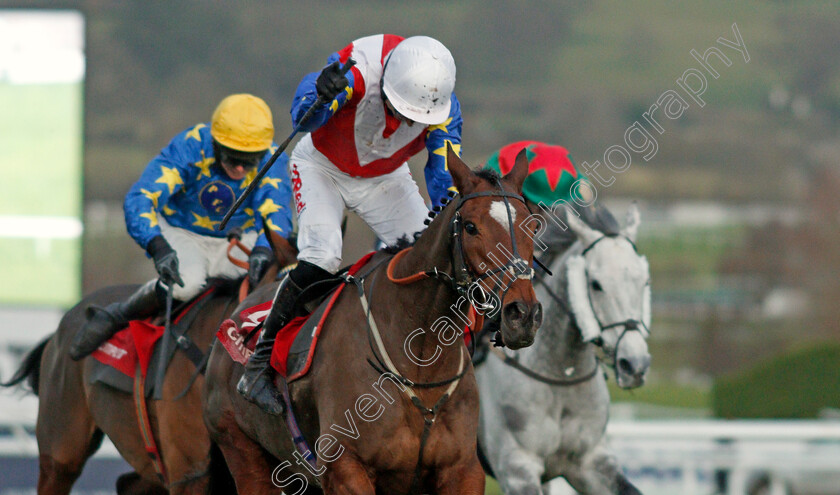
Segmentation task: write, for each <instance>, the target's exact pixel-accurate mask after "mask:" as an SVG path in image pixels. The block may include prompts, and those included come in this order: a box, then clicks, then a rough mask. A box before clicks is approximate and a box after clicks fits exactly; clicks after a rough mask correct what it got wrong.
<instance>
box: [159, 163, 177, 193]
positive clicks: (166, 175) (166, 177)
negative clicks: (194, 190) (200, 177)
mask: <svg viewBox="0 0 840 495" xmlns="http://www.w3.org/2000/svg"><path fill="white" fill-rule="evenodd" d="M160 171H161V174H160V177H158V180H156V181H155V182H156V183H158V182H159V183H161V184H166V185H167V186H169V194H172V192H173V191H175V186H177V185H179V184H183V183H184V181H183V180H181V173H180V172H178V169H177V168H175V167H172V168H169V167H160Z"/></svg>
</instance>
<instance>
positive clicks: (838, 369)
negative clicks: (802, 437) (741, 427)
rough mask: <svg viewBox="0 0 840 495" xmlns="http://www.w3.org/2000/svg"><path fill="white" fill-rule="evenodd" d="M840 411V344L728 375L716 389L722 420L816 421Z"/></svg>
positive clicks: (714, 406) (717, 410)
mask: <svg viewBox="0 0 840 495" xmlns="http://www.w3.org/2000/svg"><path fill="white" fill-rule="evenodd" d="M827 407H831V408H840V344H838V343H836V342H830V343H822V344H818V345H816V346H813V347H809V348H806V349H801V350H798V351H795V352H791V353H789V354H786V355H784V356H780V357H777V358H774V359H771V360H768V361H766V362H764V363H762V364H760V365H758V366H756V367H754V368H753V369H751V370H748V371H745V372H742V373H738V374H734V375H730V376H727V377H722V378H720V379H718V380H717V381H716V382H715V385H714V387H713V389H712V409H713V411H714V414H715V416H717V417H721V418H815V417H817V415H818V414H819V412H820V410H822V409H824V408H827Z"/></svg>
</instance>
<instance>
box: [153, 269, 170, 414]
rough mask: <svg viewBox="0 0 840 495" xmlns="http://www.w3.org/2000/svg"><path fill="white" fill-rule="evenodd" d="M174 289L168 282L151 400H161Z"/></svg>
mask: <svg viewBox="0 0 840 495" xmlns="http://www.w3.org/2000/svg"><path fill="white" fill-rule="evenodd" d="M174 287H175V283H174V282H173V281H171V280H170V281H169V283H168V286H167V288H166V321H165V322H164V324H163V336H162V337H161V342H160V356H161V359H160V360H159V362H158V367H157V370H155V389H154V395H153V397H152V398H153V399H155V400H161V399H162V398H163V377H164V376H165V375H166V367H167V365H168V364H169V363H168V361H167V356H169V353H170V352H171V348H172V323H171V321H172V290H173V289H174Z"/></svg>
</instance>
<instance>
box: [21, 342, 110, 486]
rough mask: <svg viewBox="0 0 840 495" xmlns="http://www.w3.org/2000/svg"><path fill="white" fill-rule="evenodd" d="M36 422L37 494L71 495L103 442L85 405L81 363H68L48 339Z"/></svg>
mask: <svg viewBox="0 0 840 495" xmlns="http://www.w3.org/2000/svg"><path fill="white" fill-rule="evenodd" d="M40 373H41V375H40V376H41V380H40V390H39V394H38V395H39V399H38V401H39V403H38V420H37V423H36V427H35V436H36V438H37V440H38V452H39V456H38V466H39V473H38V494H39V495H47V494H49V495H54V494H55V495H58V494H67V493H70V489H71V488H72V487H73V483H75V482H76V479H78V477H79V475H80V474H82V468H83V467H84V465H85V461H87V459H88V457H90V456H91V455H92V454H93V453H94V452H95V451H96V449H97V448H99V443H100V442H101V441H102V432H101V431H99V430H97V428H96V425H95V424H94V421H93V417H92V416H91V414H90V412H89V411H88V407H87V404H86V403H85V390H84V385H83V382H82V370H81V364H79V363H75V362H71V361H70V358H69V357H68V356H64V355H62V354H61V353H60V349H59V348H58V347H57V346H56V345H55V340H54V339H53V340H51V341H50V342H49V343H48V344H47V347H46V348H45V349H44V354H43V357H42V359H41V371H40Z"/></svg>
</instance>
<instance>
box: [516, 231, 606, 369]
mask: <svg viewBox="0 0 840 495" xmlns="http://www.w3.org/2000/svg"><path fill="white" fill-rule="evenodd" d="M581 251H582V246H581V245H580V243H579V242H575V244H573V245H572V246H571V247H569V249H567V250H566V251H565V252H563V253H558V254H556V255H554V259H553V260H552V261H551V262H550V263H549V265H550V267H551V271H552V273H553V275H551V276H545V277H543V278H542V282H541V283H540V284H535V289H536V290H537V294H538V295H539V296H541V297H540V302H542V304H543V306H544V307H545V311H544V313H543V324H542V325H541V326H540V329H539V331H538V332H537V336H536V338H535V340H534V344H533V345H532V346H530V347H528V348H525V349H522V350H521V351H519V353H520V354H521V355H520V362H521V363H522V364H524V365H526V366H528V367H529V368H531V369H533V370H534V371H542V372H545V373H546V374H550V376H556V377H560V376H564V373H565V372H566V371H567V370H569V369H570V368H573V369H574V373H575V375H577V374H580V373H586V372H587V371H588V370H589V369H591V367H592V363H593V362H594V361H595V349H594V348H593V346H592V345H589V344H588V343H585V342H583V339H582V337H581V334H580V330H579V329H578V328H577V326H576V325H575V324H574V322H573V318H572V315H571V314H570V311H569V310H568V309H567V308H568V307H569V305H568V304H569V303H568V301H569V292H568V279H567V274H566V262H567V261H568V259H569V257H570V256H572V255H574V254H580V253H581ZM543 282H544V284H545V286H547V287H548V290H550V291H551V292H552V293H553V294H554V295H555V296H556V297H557V298H558V299H560V300H561V301H563V302H564V304H562V305H561V304H559V303H557V302H556V301H555V300H554V298H553V297H552V296H550V295H547V289H546V287H545V286H542V283H543Z"/></svg>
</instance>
